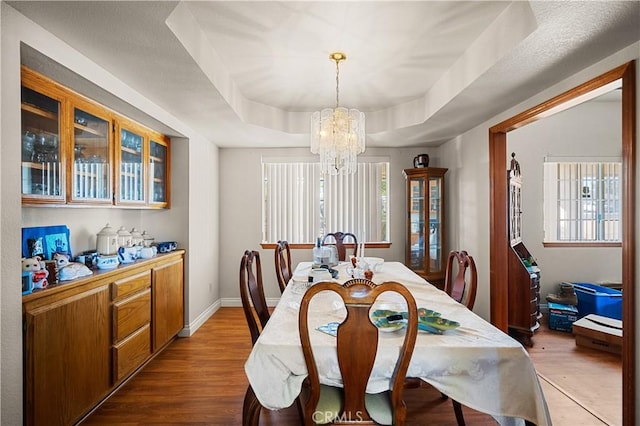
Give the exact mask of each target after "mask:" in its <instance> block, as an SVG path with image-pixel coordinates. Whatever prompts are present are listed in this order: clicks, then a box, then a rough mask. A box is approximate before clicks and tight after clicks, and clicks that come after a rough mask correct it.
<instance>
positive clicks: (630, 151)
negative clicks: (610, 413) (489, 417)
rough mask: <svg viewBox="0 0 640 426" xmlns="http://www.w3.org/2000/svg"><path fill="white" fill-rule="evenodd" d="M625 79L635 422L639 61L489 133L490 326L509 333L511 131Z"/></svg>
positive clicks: (626, 375)
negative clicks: (508, 181) (508, 201)
mask: <svg viewBox="0 0 640 426" xmlns="http://www.w3.org/2000/svg"><path fill="white" fill-rule="evenodd" d="M620 79H621V80H622V177H623V188H622V291H623V294H624V297H623V298H622V321H623V324H624V332H623V336H622V421H623V425H625V426H627V425H628V426H632V425H634V423H635V376H636V372H635V354H636V352H635V312H634V310H635V309H634V303H635V297H636V296H635V281H636V280H635V253H636V247H635V236H636V224H635V204H636V201H635V187H636V185H635V182H636V173H635V165H636V152H635V146H636V72H635V61H631V62H628V63H626V64H624V65H621V66H619V67H617V68H615V69H613V70H611V71H609V72H607V73H605V74H603V75H601V76H599V77H596V78H594V79H592V80H589V81H587V82H586V83H584V84H581V85H580V86H577V87H575V88H573V89H571V90H569V91H567V92H564V93H562V94H560V95H558V96H556V97H554V98H552V99H550V100H548V101H546V102H543V103H541V104H539V105H537V106H535V107H533V108H530V109H528V110H526V111H524V112H522V113H520V114H518V115H515V116H513V117H511V118H509V119H507V120H505V121H503V122H502V123H499V124H497V125H495V126H493V127H491V128H490V129H489V186H490V188H489V191H490V256H489V259H490V260H489V279H490V292H491V310H490V312H491V322H492V323H493V324H494V325H495V326H496V327H498V328H499V329H501V330H503V331H504V332H507V329H508V320H509V318H508V309H509V306H508V283H507V255H508V248H509V239H508V235H507V232H508V229H507V184H506V178H505V176H506V175H507V174H506V171H507V164H508V160H509V159H508V156H507V133H508V132H510V131H512V130H515V129H518V128H520V127H522V126H524V125H526V124H529V123H532V122H534V121H538V120H540V119H541V118H544V117H546V116H549V115H551V114H553V113H555V112H560V111H562V110H564V109H566V108H569V107H570V106H572V105H575V104H576V103H578V102H579V101H580V100H581V99H582V98H584V97H586V96H588V94H589V93H591V92H593V91H595V90H597V89H599V88H602V87H604V86H606V85H608V84H610V83H613V82H615V81H616V80H620Z"/></svg>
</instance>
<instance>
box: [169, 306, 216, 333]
mask: <svg viewBox="0 0 640 426" xmlns="http://www.w3.org/2000/svg"><path fill="white" fill-rule="evenodd" d="M220 306H221V304H220V300H217V301H215V302H214V303H213V304H212V305H210V306H209V307H208V308H207V309H205V310H204V311H203V312H202V313H201V314H200V315H198V317H197V318H196V319H195V320H193V322H191V323H189V324H188V325H187V326H185V327H184V328H183V329H182V330H180V332H179V333H178V336H180V337H190V336H192V335H193V333H195V332H196V331H197V330H198V329H199V328H200V326H202V324H204V323H205V322H207V320H208V319H209V318H211V316H212V315H213V314H215V313H216V311H217V310H218V309H220Z"/></svg>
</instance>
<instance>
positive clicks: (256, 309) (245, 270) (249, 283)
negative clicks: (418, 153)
mask: <svg viewBox="0 0 640 426" xmlns="http://www.w3.org/2000/svg"><path fill="white" fill-rule="evenodd" d="M240 298H241V299H242V309H243V310H244V315H245V317H246V318H247V325H248V326H249V331H250V333H251V345H252V346H253V345H255V343H256V341H257V340H258V337H260V333H261V332H262V330H263V329H264V327H265V326H266V325H267V322H268V321H269V318H270V317H271V315H270V313H269V307H268V306H267V300H266V299H265V297H264V288H263V286H262V266H261V263H260V253H258V252H257V251H251V250H246V251H245V252H244V255H242V259H241V261H240ZM256 317H257V318H256ZM296 404H297V407H298V412H299V413H300V418H302V405H301V404H300V400H299V399H296ZM260 408H261V406H260V403H259V402H258V400H257V398H256V396H255V393H254V392H253V389H252V388H251V385H249V386H248V387H247V391H246V393H245V396H244V402H243V406H242V419H243V424H258V422H259V419H260Z"/></svg>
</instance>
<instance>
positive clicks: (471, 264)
mask: <svg viewBox="0 0 640 426" xmlns="http://www.w3.org/2000/svg"><path fill="white" fill-rule="evenodd" d="M477 287H478V270H477V269H476V263H475V261H474V260H473V257H471V256H469V254H468V253H467V252H466V251H464V250H462V251H455V250H453V251H451V252H450V253H449V257H448V258H447V269H446V270H445V276H444V291H446V292H447V294H448V295H449V296H451V298H453V300H455V301H456V302H460V303H462V304H463V305H465V306H466V307H467V308H469V309H473V304H474V303H475V301H476V291H477Z"/></svg>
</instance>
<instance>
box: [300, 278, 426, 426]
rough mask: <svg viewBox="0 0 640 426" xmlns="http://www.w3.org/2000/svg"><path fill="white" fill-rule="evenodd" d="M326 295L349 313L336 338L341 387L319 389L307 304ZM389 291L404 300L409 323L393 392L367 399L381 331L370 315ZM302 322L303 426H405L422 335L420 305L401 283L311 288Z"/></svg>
mask: <svg viewBox="0 0 640 426" xmlns="http://www.w3.org/2000/svg"><path fill="white" fill-rule="evenodd" d="M325 290H330V291H333V292H335V293H337V294H338V295H339V296H340V297H341V298H342V300H343V302H344V305H345V307H346V310H347V317H346V318H345V320H344V321H343V322H342V323H341V324H340V326H339V327H338V330H337V337H336V339H337V342H336V343H337V352H338V366H339V368H340V373H341V375H342V383H343V388H338V387H332V386H327V385H321V384H320V380H319V377H318V368H317V366H316V362H315V357H314V353H313V345H312V344H311V337H310V334H309V324H308V317H309V304H310V302H311V300H312V299H313V297H314V296H315V295H317V294H318V293H320V292H321V291H325ZM387 291H392V292H395V293H398V294H399V295H401V296H402V297H403V298H404V299H405V300H406V302H407V312H408V321H407V326H406V330H405V331H404V339H403V344H402V348H401V349H400V351H399V354H398V358H397V361H396V364H395V368H394V371H393V375H392V377H391V381H390V385H389V387H390V389H389V390H388V391H386V392H382V393H378V394H367V393H366V388H367V382H368V381H369V376H370V374H371V371H372V369H373V366H374V361H375V358H376V352H377V349H378V329H377V327H376V326H375V325H374V324H373V323H372V322H371V319H370V318H369V311H370V309H371V305H372V304H373V303H374V301H375V300H376V298H377V297H378V296H379V295H380V294H382V293H384V292H387ZM298 321H299V332H300V340H301V343H302V351H303V353H304V359H305V363H306V366H307V371H308V374H309V375H308V377H307V379H306V384H307V385H308V386H305V387H303V391H307V392H305V393H306V394H307V395H306V401H305V398H304V397H303V398H302V399H303V404H304V424H305V425H313V424H329V423H332V422H333V423H332V424H337V423H338V422H345V423H346V422H348V423H349V424H352V423H356V424H358V423H359V424H389V425H390V424H394V425H404V423H405V418H406V406H405V403H404V401H403V399H402V392H403V387H404V379H405V376H406V373H407V369H408V367H409V362H410V360H411V355H412V354H413V348H414V345H415V342H416V334H417V330H418V328H417V326H418V322H417V321H418V320H417V307H416V302H415V300H414V298H413V296H412V295H411V293H410V292H409V290H407V288H406V287H405V286H403V285H402V284H400V283H397V282H386V283H383V284H380V285H376V284H374V283H373V282H372V281H369V280H366V279H361V278H358V279H352V280H349V281H347V282H345V283H344V284H343V285H340V284H338V283H335V282H329V281H323V282H320V283H317V284H315V285H313V286H312V287H311V288H309V290H307V291H306V293H305V294H304V296H303V298H302V302H301V304H300V314H299V316H298ZM312 331H313V330H312ZM313 332H317V331H313ZM340 424H342V423H340Z"/></svg>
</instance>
